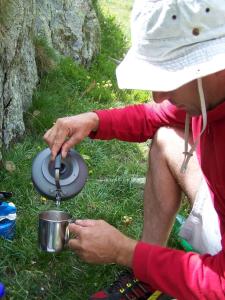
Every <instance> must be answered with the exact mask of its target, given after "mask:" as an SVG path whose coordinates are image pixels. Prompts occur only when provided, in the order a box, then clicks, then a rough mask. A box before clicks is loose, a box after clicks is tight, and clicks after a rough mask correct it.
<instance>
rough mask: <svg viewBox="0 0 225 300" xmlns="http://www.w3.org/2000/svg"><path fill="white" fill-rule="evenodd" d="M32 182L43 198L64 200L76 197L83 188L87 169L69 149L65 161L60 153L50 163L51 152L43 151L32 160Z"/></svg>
mask: <svg viewBox="0 0 225 300" xmlns="http://www.w3.org/2000/svg"><path fill="white" fill-rule="evenodd" d="M31 177H32V182H33V184H34V187H35V188H36V190H37V191H38V192H39V193H40V194H41V195H43V196H45V197H47V198H49V199H53V200H57V197H60V200H66V199H70V198H72V197H74V196H75V195H77V194H78V193H79V192H80V191H81V190H82V188H83V187H84V185H85V183H86V180H87V177H88V169H87V166H86V163H85V162H84V160H83V158H82V157H81V156H80V154H79V153H78V152H77V151H75V150H73V149H70V150H69V152H68V154H67V157H66V158H65V159H62V158H61V153H60V154H58V155H57V157H56V159H55V161H51V150H50V149H49V148H46V149H44V150H43V151H41V152H40V153H38V154H37V156H36V157H35V158H34V160H33V164H32V173H31Z"/></svg>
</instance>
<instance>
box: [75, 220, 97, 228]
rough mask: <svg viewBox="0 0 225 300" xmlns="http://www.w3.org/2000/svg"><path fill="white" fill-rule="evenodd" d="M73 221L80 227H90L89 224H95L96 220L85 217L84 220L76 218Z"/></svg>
mask: <svg viewBox="0 0 225 300" xmlns="http://www.w3.org/2000/svg"><path fill="white" fill-rule="evenodd" d="M75 223H76V224H77V225H79V226H82V227H91V226H95V225H96V223H97V221H96V220H89V219H86V220H76V222H75Z"/></svg>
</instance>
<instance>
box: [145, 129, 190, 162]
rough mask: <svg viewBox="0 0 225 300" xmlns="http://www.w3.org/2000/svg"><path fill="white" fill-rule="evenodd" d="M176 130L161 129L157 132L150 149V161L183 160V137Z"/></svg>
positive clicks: (181, 133)
mask: <svg viewBox="0 0 225 300" xmlns="http://www.w3.org/2000/svg"><path fill="white" fill-rule="evenodd" d="M183 135H184V134H183V131H182V130H181V129H178V128H171V127H161V128H159V129H158V130H157V132H156V134H155V135H154V138H153V140H152V144H151V147H150V153H151V161H152V162H154V161H156V160H158V159H163V160H166V161H167V162H170V161H172V160H174V161H177V160H178V159H179V160H180V161H181V160H182V158H183V153H182V152H183V150H184V149H183V148H184V137H183Z"/></svg>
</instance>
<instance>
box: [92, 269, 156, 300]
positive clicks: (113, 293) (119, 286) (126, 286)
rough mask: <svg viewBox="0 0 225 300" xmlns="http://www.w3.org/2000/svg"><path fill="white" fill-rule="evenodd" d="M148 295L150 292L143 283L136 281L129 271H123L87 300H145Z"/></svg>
mask: <svg viewBox="0 0 225 300" xmlns="http://www.w3.org/2000/svg"><path fill="white" fill-rule="evenodd" d="M150 295H152V292H150V290H149V287H148V286H147V285H146V284H145V283H143V282H141V281H139V280H137V279H136V278H135V277H134V275H133V273H131V272H130V271H124V272H122V273H121V274H120V275H119V277H118V279H117V280H116V281H115V282H113V284H111V285H110V286H109V287H108V288H106V289H103V290H101V291H99V292H97V293H95V294H94V295H92V296H91V297H90V298H89V300H147V299H148V298H149V296H150Z"/></svg>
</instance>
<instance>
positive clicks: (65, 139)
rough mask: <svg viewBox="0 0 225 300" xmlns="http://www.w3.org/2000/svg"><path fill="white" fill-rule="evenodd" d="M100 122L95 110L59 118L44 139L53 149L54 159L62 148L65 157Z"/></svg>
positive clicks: (94, 129) (95, 128)
mask: <svg viewBox="0 0 225 300" xmlns="http://www.w3.org/2000/svg"><path fill="white" fill-rule="evenodd" d="M98 124H99V118H98V115H97V114H96V113H94V112H87V113H83V114H80V115H76V116H72V117H65V118H59V119H57V121H56V122H55V124H54V126H53V127H52V128H50V129H49V130H48V131H47V132H46V133H45V135H44V140H45V142H46V143H47V144H48V145H49V148H50V149H51V154H52V159H53V160H54V159H55V157H56V155H57V154H58V152H59V150H60V149H61V153H62V158H65V157H66V155H67V152H68V151H69V149H70V148H72V147H73V146H74V145H76V144H78V143H80V142H81V141H82V140H83V139H84V138H85V137H87V136H88V135H89V133H90V132H91V131H96V130H97V129H98Z"/></svg>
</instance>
